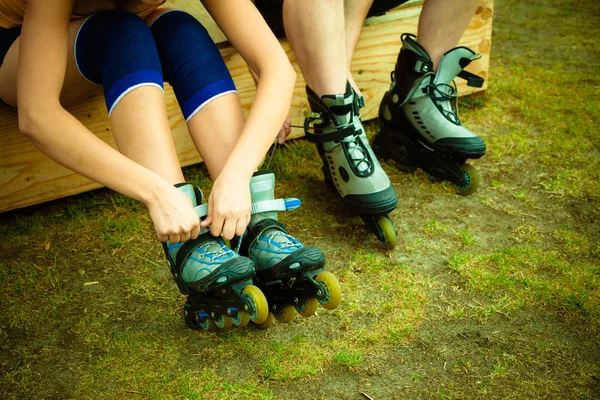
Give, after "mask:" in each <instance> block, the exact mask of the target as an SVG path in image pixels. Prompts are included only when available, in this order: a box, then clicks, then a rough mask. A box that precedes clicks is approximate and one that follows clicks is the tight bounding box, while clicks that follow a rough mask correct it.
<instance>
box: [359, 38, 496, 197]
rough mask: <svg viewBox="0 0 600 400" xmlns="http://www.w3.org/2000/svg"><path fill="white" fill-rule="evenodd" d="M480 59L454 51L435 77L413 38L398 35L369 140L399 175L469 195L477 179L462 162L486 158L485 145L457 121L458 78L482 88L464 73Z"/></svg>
mask: <svg viewBox="0 0 600 400" xmlns="http://www.w3.org/2000/svg"><path fill="white" fill-rule="evenodd" d="M479 57H480V55H478V54H475V53H474V52H473V51H472V50H470V49H468V48H466V47H462V46H461V47H456V48H454V49H452V50H450V51H448V52H447V53H446V54H444V56H443V57H442V60H441V62H440V64H439V67H438V70H437V72H435V71H433V63H432V61H431V58H430V57H429V55H428V54H427V52H426V51H425V50H424V49H423V48H422V47H421V46H420V45H419V44H418V43H417V42H416V36H414V35H410V34H404V35H402V50H401V51H400V54H399V55H398V60H397V62H396V67H395V70H394V71H393V72H392V74H391V77H392V84H391V86H390V89H389V91H387V92H386V93H385V95H384V96H383V99H382V101H381V104H380V106H379V119H380V122H381V125H382V128H381V130H380V131H379V132H378V133H377V135H376V136H375V137H374V138H373V140H372V143H371V144H372V146H373V150H374V151H375V154H377V156H379V157H380V158H381V159H393V160H395V161H396V163H397V164H398V167H399V168H400V169H401V170H404V171H406V172H414V170H415V169H416V168H421V169H423V170H424V171H425V172H426V173H427V175H428V177H429V178H430V179H431V180H432V181H435V180H447V181H450V182H452V183H454V186H455V189H456V192H457V193H458V194H460V195H464V196H466V195H469V194H471V193H473V192H474V191H475V190H476V189H477V186H478V185H479V174H478V173H477V170H476V169H475V168H473V167H472V166H471V165H470V164H466V163H465V162H466V160H467V159H469V158H471V159H477V158H480V157H482V156H483V155H484V154H485V143H484V142H483V140H482V139H481V138H480V137H479V136H477V135H475V134H474V133H473V132H471V131H469V130H468V129H467V128H465V127H464V126H463V125H462V124H461V123H460V120H459V119H458V108H457V104H456V101H457V98H458V93H457V90H456V86H455V85H454V84H453V81H454V78H456V77H457V76H458V77H460V78H463V79H466V80H467V84H468V85H469V86H475V87H481V86H482V85H483V79H482V78H480V77H478V76H476V75H474V74H472V73H470V72H467V71H464V70H463V68H465V67H466V66H467V65H469V63H470V62H471V61H473V60H476V59H478V58H479Z"/></svg>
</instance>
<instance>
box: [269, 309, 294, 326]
mask: <svg viewBox="0 0 600 400" xmlns="http://www.w3.org/2000/svg"><path fill="white" fill-rule="evenodd" d="M274 315H275V318H276V319H277V321H279V322H281V323H282V324H287V323H288V322H290V321H291V320H293V319H294V317H295V316H296V309H295V308H294V306H290V305H287V306H284V307H281V308H280V309H278V310H277V311H275V313H274Z"/></svg>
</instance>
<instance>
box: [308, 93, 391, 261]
mask: <svg viewBox="0 0 600 400" xmlns="http://www.w3.org/2000/svg"><path fill="white" fill-rule="evenodd" d="M306 93H307V96H308V102H309V104H310V108H311V110H312V113H307V114H306V119H305V121H304V131H305V132H306V137H307V139H308V140H310V141H312V142H314V143H316V145H317V150H318V152H319V155H320V156H321V159H322V161H323V167H322V170H323V175H324V176H325V182H326V183H327V184H328V185H329V186H330V187H332V188H333V189H335V191H336V192H337V193H338V195H339V196H340V197H341V198H342V200H343V202H344V204H345V205H346V206H348V207H349V208H350V209H351V210H352V211H354V212H356V213H358V214H359V215H360V216H361V218H362V219H363V220H364V221H365V222H366V223H367V225H368V226H369V228H370V229H371V231H372V232H373V233H374V234H375V235H376V236H377V238H378V239H379V240H380V241H382V242H383V243H384V244H385V245H386V246H387V247H388V248H390V249H392V248H394V246H395V245H396V241H397V237H396V229H395V228H394V225H393V223H392V221H391V219H390V217H389V216H388V214H389V213H390V212H391V211H392V210H394V209H395V208H396V206H397V205H398V196H397V195H396V191H395V190H394V188H393V187H392V185H391V183H390V180H389V178H388V176H387V174H386V173H385V171H384V170H383V169H382V168H381V165H380V164H379V161H378V160H377V157H375V154H373V150H372V149H371V146H370V145H369V141H368V138H367V135H366V134H365V130H364V128H363V125H362V122H361V120H360V113H359V109H360V107H362V106H364V101H363V99H362V97H359V96H358V95H357V94H356V92H355V91H354V90H353V89H352V87H351V86H350V84H347V85H346V93H344V94H332V95H329V94H328V95H324V96H322V97H321V98H319V97H318V96H317V94H316V93H315V92H313V91H312V90H311V89H310V88H309V87H308V86H307V87H306ZM311 125H312V131H311Z"/></svg>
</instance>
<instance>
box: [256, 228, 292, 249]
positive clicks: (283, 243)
mask: <svg viewBox="0 0 600 400" xmlns="http://www.w3.org/2000/svg"><path fill="white" fill-rule="evenodd" d="M260 241H262V242H265V243H266V244H267V246H268V247H263V246H260V245H259V244H258V243H259V242H260ZM256 242H257V244H256V245H254V246H252V247H253V248H255V249H257V250H263V251H267V252H275V253H280V252H281V251H282V250H283V251H284V252H285V253H286V254H287V253H292V252H294V251H296V250H298V249H301V248H302V247H303V246H302V244H301V243H300V242H298V240H296V238H295V237H293V236H291V235H289V234H287V233H285V232H282V231H280V230H279V229H267V230H266V231H265V232H263V233H262V234H261V235H260V236H259V237H258V240H257V241H256ZM274 250H276V251H274Z"/></svg>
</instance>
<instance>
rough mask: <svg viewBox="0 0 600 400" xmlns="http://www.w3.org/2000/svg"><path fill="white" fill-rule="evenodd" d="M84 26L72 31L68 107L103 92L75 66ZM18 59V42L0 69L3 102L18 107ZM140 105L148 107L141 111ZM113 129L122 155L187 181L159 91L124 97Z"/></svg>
mask: <svg viewBox="0 0 600 400" xmlns="http://www.w3.org/2000/svg"><path fill="white" fill-rule="evenodd" d="M83 22H84V19H79V20H76V21H73V22H71V25H70V28H69V38H70V40H69V42H70V46H69V56H68V62H67V69H66V73H65V81H64V84H63V89H62V92H61V103H62V104H64V105H65V106H69V105H72V104H75V103H77V102H79V101H81V100H83V99H84V98H85V97H86V96H88V95H90V94H91V93H93V92H96V91H99V90H100V86H98V85H95V84H92V83H90V82H89V81H88V80H87V79H85V78H84V77H83V76H81V74H80V73H79V70H78V69H77V65H76V63H75V57H74V52H73V47H74V43H75V37H76V35H77V32H78V30H79V28H80V26H81V24H82V23H83ZM18 55H19V39H17V41H15V43H14V44H13V45H12V47H11V48H10V50H9V51H8V53H7V55H6V58H5V60H4V63H3V64H2V67H1V68H0V88H1V89H0V98H2V99H3V100H4V101H5V102H6V103H7V104H10V105H13V106H16V103H17V95H16V93H17V87H16V81H17V80H16V79H14V77H15V76H16V73H17V66H18V62H17V61H18ZM139 104H145V105H147V107H142V108H140V107H139ZM111 125H112V129H113V134H114V137H115V141H116V142H117V145H118V147H119V150H120V151H121V153H123V154H124V155H125V156H127V157H128V158H130V159H132V160H134V161H136V162H138V163H139V164H141V165H142V166H144V167H146V168H148V169H150V170H152V171H154V172H156V173H157V174H159V175H160V176H162V177H163V178H165V179H167V180H168V181H169V182H170V183H173V184H175V183H179V182H183V181H184V178H183V175H182V173H181V168H180V166H179V162H178V160H177V153H176V152H175V147H174V145H173V139H172V137H171V131H170V128H169V123H168V120H167V115H166V111H165V104H164V99H163V95H162V92H161V91H160V89H158V88H156V87H150V86H142V87H140V88H138V89H136V90H133V91H132V92H130V93H129V94H127V95H126V96H124V97H123V99H121V101H120V102H119V104H118V105H117V106H116V107H115V109H114V111H113V113H112V115H111Z"/></svg>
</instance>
